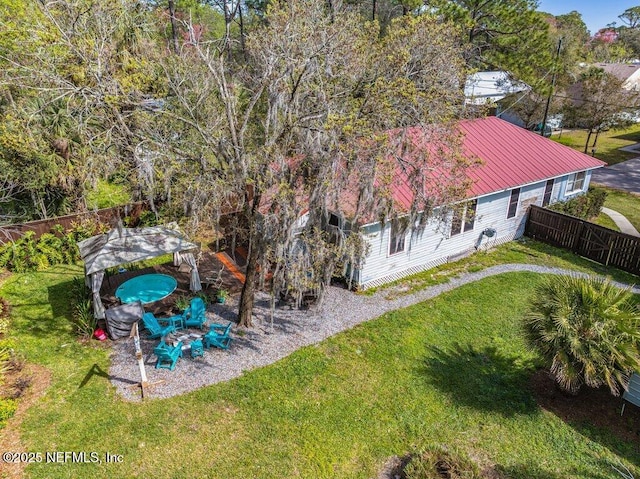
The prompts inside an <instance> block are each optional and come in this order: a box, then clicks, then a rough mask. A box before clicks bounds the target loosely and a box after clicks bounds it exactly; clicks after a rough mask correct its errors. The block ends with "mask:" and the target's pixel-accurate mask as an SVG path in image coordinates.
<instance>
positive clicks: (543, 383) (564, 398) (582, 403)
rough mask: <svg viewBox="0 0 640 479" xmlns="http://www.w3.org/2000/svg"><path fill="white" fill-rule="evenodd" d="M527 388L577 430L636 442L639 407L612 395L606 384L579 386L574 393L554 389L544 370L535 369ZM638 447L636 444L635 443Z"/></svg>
mask: <svg viewBox="0 0 640 479" xmlns="http://www.w3.org/2000/svg"><path fill="white" fill-rule="evenodd" d="M531 390H532V392H533V394H534V396H535V398H536V401H537V403H538V404H539V405H540V407H542V408H544V409H546V410H547V411H550V412H552V413H553V414H555V415H556V416H558V417H559V418H561V419H562V420H563V421H565V422H567V423H569V424H571V425H572V426H574V427H577V428H579V429H580V430H581V432H585V431H584V430H586V432H588V430H589V429H591V430H594V429H601V430H605V431H608V432H609V433H610V434H612V435H613V436H615V437H616V438H618V439H619V440H621V441H624V442H627V443H632V444H636V445H637V444H638V441H639V439H640V408H638V407H636V406H634V405H632V404H627V405H626V406H625V409H624V414H623V415H620V411H621V410H622V405H623V404H624V403H625V401H624V400H623V399H622V397H615V396H612V395H611V393H610V392H609V389H608V388H606V387H603V388H599V389H591V388H587V387H583V388H582V390H581V391H580V393H579V394H578V395H577V396H571V395H569V394H566V393H563V392H562V391H560V389H558V387H557V386H556V384H555V382H554V381H553V379H552V378H551V377H550V376H549V373H548V372H547V371H544V370H542V371H538V372H536V373H535V374H534V375H533V376H532V377H531ZM637 447H638V448H639V449H640V446H637Z"/></svg>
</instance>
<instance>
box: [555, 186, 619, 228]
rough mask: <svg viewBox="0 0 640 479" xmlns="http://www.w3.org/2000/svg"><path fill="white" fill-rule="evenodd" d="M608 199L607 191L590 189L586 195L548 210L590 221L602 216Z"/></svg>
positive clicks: (560, 203)
mask: <svg viewBox="0 0 640 479" xmlns="http://www.w3.org/2000/svg"><path fill="white" fill-rule="evenodd" d="M606 199H607V192H606V190H604V189H602V188H597V187H589V191H587V193H585V194H584V195H580V196H577V197H575V198H572V199H570V200H568V201H562V202H559V203H554V204H552V205H550V206H549V207H548V208H549V209H550V210H553V211H557V212H559V213H564V214H567V215H571V216H575V217H576V218H581V219H583V220H588V219H591V218H595V217H596V216H598V215H599V214H600V211H601V210H602V206H603V205H604V201H605V200H606Z"/></svg>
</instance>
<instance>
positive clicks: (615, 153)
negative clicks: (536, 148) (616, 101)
mask: <svg viewBox="0 0 640 479" xmlns="http://www.w3.org/2000/svg"><path fill="white" fill-rule="evenodd" d="M593 138H594V137H593V136H592V137H591V141H590V144H589V147H588V148H587V152H588V153H589V154H591V143H593ZM551 139H552V140H555V141H557V142H559V143H562V144H563V145H566V146H570V147H571V148H574V149H576V150H579V151H584V144H585V142H586V140H587V132H586V131H585V130H572V131H563V132H562V133H561V134H554V135H552V136H551ZM639 142H640V125H634V126H632V127H630V128H628V129H626V130H609V131H605V132H602V133H600V136H599V137H598V143H597V144H596V155H595V156H596V158H598V159H600V160H602V161H605V162H607V163H608V164H609V165H613V164H615V163H620V162H621V161H626V160H630V159H631V158H636V157H637V156H640V155H639V154H638V153H629V152H626V151H620V150H619V149H618V148H622V147H624V146H630V145H633V144H635V143H639Z"/></svg>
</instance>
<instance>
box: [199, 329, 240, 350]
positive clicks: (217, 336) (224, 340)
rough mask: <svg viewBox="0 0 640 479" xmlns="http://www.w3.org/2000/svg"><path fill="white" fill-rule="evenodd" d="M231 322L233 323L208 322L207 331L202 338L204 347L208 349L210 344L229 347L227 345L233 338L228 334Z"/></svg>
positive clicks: (221, 347)
mask: <svg viewBox="0 0 640 479" xmlns="http://www.w3.org/2000/svg"><path fill="white" fill-rule="evenodd" d="M232 324H233V323H229V324H228V325H227V326H224V325H222V324H218V323H212V324H210V325H209V332H208V333H207V334H205V335H204V338H202V341H203V343H204V347H205V348H207V349H209V348H210V347H211V346H215V347H216V348H220V349H229V345H230V344H231V340H232V339H233V338H232V337H231V336H229V333H230V332H231V325H232Z"/></svg>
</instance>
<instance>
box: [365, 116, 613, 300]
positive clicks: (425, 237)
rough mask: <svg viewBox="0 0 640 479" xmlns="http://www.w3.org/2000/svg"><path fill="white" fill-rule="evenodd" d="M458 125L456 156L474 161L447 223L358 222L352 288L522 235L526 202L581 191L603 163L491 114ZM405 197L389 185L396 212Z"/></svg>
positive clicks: (404, 192) (405, 191) (538, 202)
mask: <svg viewBox="0 0 640 479" xmlns="http://www.w3.org/2000/svg"><path fill="white" fill-rule="evenodd" d="M459 128H460V130H461V133H462V134H463V136H464V138H463V144H462V147H463V153H464V155H465V156H467V157H468V158H473V159H479V160H480V165H479V166H477V167H475V168H471V169H470V170H469V172H468V175H469V176H470V177H471V180H472V185H471V187H470V188H469V190H468V198H467V200H466V201H465V202H464V204H463V205H462V208H461V209H460V211H458V212H457V213H450V217H449V220H448V221H445V222H444V223H443V222H442V221H433V223H430V224H429V225H427V227H426V228H424V229H423V230H421V231H420V233H418V234H416V233H415V232H413V233H412V232H409V231H405V232H401V229H400V228H399V227H398V224H397V222H394V221H388V222H386V223H384V224H383V223H382V222H371V223H370V224H365V225H364V226H363V229H362V231H363V234H364V237H365V239H366V241H367V243H368V244H369V254H368V256H367V258H366V260H365V262H364V264H363V266H362V267H361V268H360V269H359V271H357V273H356V278H355V280H356V283H357V285H358V286H359V287H360V288H368V287H372V286H377V285H380V284H384V283H386V282H389V281H393V280H395V279H398V278H400V277H403V276H407V275H409V274H413V273H417V272H419V271H423V270H426V269H429V268H433V267H435V266H437V265H440V264H443V263H446V262H448V261H451V260H454V259H457V258H460V257H462V256H464V255H466V254H469V253H471V252H473V251H476V250H479V249H485V248H488V247H492V246H495V245H498V244H501V243H504V242H507V241H511V240H513V239H516V238H518V237H520V236H522V234H523V233H524V226H525V221H526V214H527V209H528V207H529V206H530V205H538V206H546V205H548V204H551V203H554V202H557V201H565V200H567V199H570V198H572V197H574V196H576V195H579V194H581V193H583V192H585V191H586V190H587V188H588V186H589V182H590V180H591V172H592V171H593V170H594V169H596V168H600V167H602V166H604V165H605V163H603V162H602V161H599V160H597V159H595V158H592V157H591V156H588V155H585V154H583V153H580V152H578V151H576V150H573V149H571V148H568V147H566V146H563V145H561V144H559V143H556V142H554V141H552V140H549V139H548V138H544V137H542V136H540V135H538V134H535V133H533V132H531V131H527V130H525V129H523V128H520V127H518V126H515V125H513V124H511V123H508V122H506V121H504V120H501V119H499V118H496V117H486V118H479V119H475V120H466V121H462V122H460V123H459ZM409 133H410V134H411V132H409ZM414 133H415V132H414ZM410 194H411V193H410V189H409V188H408V187H406V185H404V186H403V182H402V181H397V182H396V183H395V186H394V190H393V197H394V200H395V202H396V204H397V205H398V206H399V207H400V210H401V211H402V207H403V205H405V206H406V205H408V204H410V202H411V198H409V197H408V195H410ZM443 224H444V226H443Z"/></svg>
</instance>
